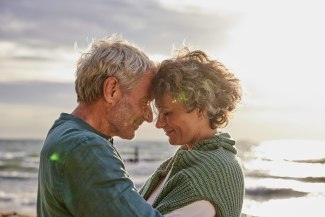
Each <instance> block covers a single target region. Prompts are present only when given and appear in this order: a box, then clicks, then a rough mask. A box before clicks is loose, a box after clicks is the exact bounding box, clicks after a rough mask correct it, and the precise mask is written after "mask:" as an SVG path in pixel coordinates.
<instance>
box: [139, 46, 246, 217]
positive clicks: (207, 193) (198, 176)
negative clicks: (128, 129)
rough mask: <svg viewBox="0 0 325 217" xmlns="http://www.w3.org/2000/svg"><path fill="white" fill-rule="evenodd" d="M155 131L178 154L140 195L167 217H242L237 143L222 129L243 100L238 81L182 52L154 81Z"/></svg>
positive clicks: (195, 55) (196, 54) (167, 62)
mask: <svg viewBox="0 0 325 217" xmlns="http://www.w3.org/2000/svg"><path fill="white" fill-rule="evenodd" d="M153 87H154V97H155V104H156V107H157V109H158V112H159V113H158V119H157V122H156V127H157V128H161V129H163V130H164V131H165V133H166V135H167V136H168V137H169V143H170V144H171V145H180V146H181V147H180V148H179V149H178V151H177V152H176V154H175V155H174V156H173V157H172V158H170V159H168V160H167V161H165V162H164V163H162V164H161V165H160V167H159V168H158V169H157V171H156V172H155V173H154V174H153V175H152V176H151V177H150V178H149V180H148V181H147V182H146V183H145V185H144V186H143V187H142V189H141V190H140V193H141V195H142V196H143V197H144V198H145V199H146V200H147V201H148V203H150V204H152V206H153V207H155V208H157V209H158V210H159V211H160V212H161V213H162V214H164V215H165V216H167V217H174V216H186V217H191V216H200V217H205V216H218V217H238V216H240V213H241V208H242V204H243V197H244V178H243V172H242V168H241V166H240V164H239V162H238V160H237V158H236V153H237V151H236V149H235V147H234V145H235V141H234V140H232V139H231V138H230V136H229V134H227V133H221V132H219V129H220V128H222V127H224V126H226V125H227V124H228V121H229V118H230V114H231V112H232V111H234V109H235V108H236V104H237V103H238V102H239V101H240V99H241V88H240V83H239V80H238V79H237V78H236V77H235V76H234V75H233V74H232V73H230V72H229V71H228V70H227V69H226V68H225V67H224V66H223V65H222V64H221V63H220V62H218V61H216V60H211V59H209V57H208V56H207V55H206V54H205V53H204V52H202V51H199V50H197V51H193V52H190V51H189V49H187V48H183V49H181V50H180V51H179V52H178V54H177V55H176V57H175V58H172V59H168V60H165V61H163V62H162V63H161V65H160V69H159V71H158V73H157V75H156V76H155V78H154V80H153Z"/></svg>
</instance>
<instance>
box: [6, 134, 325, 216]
mask: <svg viewBox="0 0 325 217" xmlns="http://www.w3.org/2000/svg"><path fill="white" fill-rule="evenodd" d="M114 145H115V147H116V148H117V149H118V150H119V152H120V154H121V156H122V157H123V159H124V160H125V165H126V169H127V170H128V172H129V175H130V177H131V179H132V180H133V181H134V183H135V185H136V187H137V188H139V187H140V186H141V185H142V184H143V183H144V182H145V180H146V179H147V178H148V177H149V175H150V174H151V173H153V172H154V171H155V169H156V168H157V166H158V165H159V164H160V163H161V162H162V161H163V160H165V159H166V158H168V157H170V156H172V155H173V154H174V153H175V151H176V148H177V147H174V146H171V145H168V144H167V142H161V141H138V140H134V141H122V140H118V139H117V140H116V141H115V144H114ZM41 147H42V140H0V210H7V211H9V210H15V211H17V212H19V213H24V214H29V215H34V216H36V211H35V207H36V193H37V173H38V163H39V153H40V150H41ZM236 147H237V149H238V157H239V159H240V161H241V163H242V166H243V169H244V172H245V185H246V190H245V200H244V206H243V213H245V214H246V215H245V216H254V217H255V216H258V217H264V216H265V217H268V216H270V217H273V216H274V217H282V216H283V217H290V216H295V217H300V216H301V217H302V216H312V217H318V216H319V217H320V216H325V214H324V213H325V206H324V205H325V141H313V140H272V141H265V142H261V143H254V142H251V141H238V142H237V145H236Z"/></svg>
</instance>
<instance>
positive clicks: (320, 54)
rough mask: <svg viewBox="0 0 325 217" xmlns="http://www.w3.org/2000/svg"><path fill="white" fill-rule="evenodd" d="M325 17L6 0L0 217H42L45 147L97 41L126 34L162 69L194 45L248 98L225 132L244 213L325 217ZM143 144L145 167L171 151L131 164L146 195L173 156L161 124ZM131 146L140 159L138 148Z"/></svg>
mask: <svg viewBox="0 0 325 217" xmlns="http://www.w3.org/2000/svg"><path fill="white" fill-rule="evenodd" d="M323 9H324V8H323V6H322V4H321V1H320V0H319V1H318V0H308V1H307V0H298V1H293V0H272V1H258V0H247V1H236V0H227V1H226V0H220V1H212V0H200V1H196V0H178V1H172V0H139V1H131V0H107V1H102V0H93V1H85V0H78V1H77V0H68V1H62V0H57V1H46V0H33V1H30V0H0V21H1V23H2V25H0V69H1V71H0V75H1V76H0V114H1V116H0V139H1V142H0V180H1V182H0V209H6V208H8V209H10V210H11V209H18V210H23V211H25V212H28V213H31V214H34V211H33V210H34V208H33V207H34V206H35V197H36V196H35V189H36V187H35V183H37V165H38V154H39V150H40V148H41V141H42V140H43V139H44V138H45V136H46V134H47V131H48V129H49V127H50V126H51V125H52V123H53V121H54V120H55V119H56V118H57V117H58V116H59V114H60V113H61V112H67V113H69V112H71V111H72V110H73V109H74V107H75V106H76V96H75V92H74V83H73V82H74V76H75V69H76V62H77V60H78V57H79V56H80V54H81V53H82V51H84V49H86V48H87V46H88V44H89V43H90V42H91V41H92V40H93V39H100V38H102V37H105V36H108V35H111V34H113V33H117V34H119V35H122V36H123V37H124V38H126V39H127V40H128V41H130V42H131V43H133V44H135V45H137V46H139V47H140V48H142V49H143V50H144V51H145V52H146V53H147V54H148V56H149V57H150V58H151V59H153V60H155V61H161V60H163V59H165V58H169V57H170V56H171V54H172V50H173V48H174V47H176V48H177V47H180V46H181V45H182V43H183V42H184V41H185V42H186V43H188V44H190V45H192V47H193V48H197V49H202V50H204V51H206V52H207V53H208V54H209V55H210V57H212V58H215V59H218V60H219V61H221V62H222V63H224V64H225V65H226V67H228V68H229V69H230V70H231V71H232V72H234V74H235V75H236V76H237V77H239V78H240V80H241V81H242V85H243V88H244V97H243V100H242V102H241V104H240V106H239V107H238V109H237V111H236V113H235V114H234V117H233V119H232V121H231V122H230V124H229V125H228V126H227V127H226V128H225V129H224V131H228V132H229V133H230V134H231V135H232V136H233V137H234V138H235V139H236V140H237V141H238V144H237V146H238V150H239V157H241V159H242V160H243V163H244V169H245V171H246V175H247V186H248V187H247V191H246V193H247V200H246V202H245V206H244V211H245V212H246V213H248V214H251V215H258V216H299V215H301V216H304V215H305V214H310V213H314V214H313V215H311V216H317V215H319V216H321V210H322V209H321V205H320V204H321V202H320V201H323V202H324V201H325V187H324V183H325V174H324V173H325V172H324V171H325V170H324V169H325V167H324V165H325V148H324V146H325V143H324V141H325V131H324V128H323V126H322V124H323V123H324V122H325V115H324V114H323V111H325V100H324V95H325V86H324V85H323V79H322V78H323V74H324V73H325V64H324V63H323V62H324V61H323V59H324V57H325V55H324V54H325V41H324V38H325V31H324V26H325V25H324V20H325V14H324V13H323V11H324V10H323ZM135 141H137V142H138V143H137V147H143V150H142V149H140V156H141V153H145V154H144V156H146V154H148V153H149V151H145V150H146V149H147V150H148V148H145V147H146V146H143V144H147V145H148V146H150V144H151V146H152V144H156V145H157V146H154V147H157V148H156V150H160V149H161V150H162V151H164V150H165V151H166V153H165V154H164V155H160V156H159V157H158V156H157V157H156V158H155V159H147V158H146V157H142V158H140V162H143V164H141V163H140V164H137V166H135V165H134V164H130V166H129V167H130V171H131V172H130V173H131V174H132V176H133V177H134V179H135V180H138V182H136V184H137V185H138V186H140V185H141V183H142V182H143V180H145V178H147V176H149V174H150V173H151V172H152V171H153V170H154V169H155V166H148V165H149V164H148V165H147V164H144V162H148V163H149V162H151V164H150V165H156V164H152V162H153V161H154V162H161V160H163V159H164V158H165V157H167V156H169V154H172V153H173V151H174V150H171V149H170V147H169V146H168V144H167V137H166V136H165V135H164V133H163V132H161V131H160V130H157V129H156V128H155V127H154V124H144V125H143V126H142V127H141V128H140V129H139V131H138V133H137V136H136V140H135ZM140 141H141V142H140ZM120 143H121V144H122V143H123V145H121V147H122V146H123V147H124V148H125V147H128V146H130V147H134V144H133V143H134V141H132V142H125V141H120ZM124 143H125V144H124ZM132 145H133V146H132ZM131 150H132V148H131ZM150 151H152V153H153V152H154V151H155V149H153V150H151V149H150ZM125 153H127V154H126V155H125V156H126V158H129V157H130V156H129V155H128V153H130V151H127V150H126V152H125ZM131 153H132V151H131ZM150 153H151V152H150ZM131 157H132V156H131ZM141 159H142V161H141ZM141 168H142V169H143V168H147V169H145V171H146V172H145V173H144V174H142V173H141V172H139V171H141V170H142V169H141ZM28 171H32V172H31V173H30V174H29V173H27V174H25V172H28ZM23 172H24V173H23ZM140 173H141V174H142V176H141V177H142V178H139V177H138V175H139V174H140ZM13 180H14V181H13ZM17 180H18V181H17ZM22 183H24V184H22ZM26 183H28V184H27V185H28V186H29V188H28V189H30V190H28V192H29V193H28V195H27V196H26V194H27V193H26V188H24V187H23V186H25V185H26ZM17 186H20V187H17ZM293 186H296V187H293ZM8 189H11V190H12V189H15V190H12V191H9V190H8ZM19 192H20V193H19ZM22 192H23V193H24V195H25V197H24V196H22ZM300 205H304V207H307V208H305V209H306V210H305V212H306V213H305V212H302V211H301V210H299V209H300V208H302V207H301V206H300ZM281 207H282V209H283V208H286V207H288V212H287V213H285V212H284V211H281V212H280V211H278V208H281ZM292 207H295V209H297V208H296V207H299V209H297V212H296V213H294V212H292V211H290V209H291V208H292ZM315 210H316V211H315Z"/></svg>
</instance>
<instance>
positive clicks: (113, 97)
mask: <svg viewBox="0 0 325 217" xmlns="http://www.w3.org/2000/svg"><path fill="white" fill-rule="evenodd" d="M103 96H104V99H105V101H107V102H108V103H111V104H113V105H114V104H116V103H117V102H118V101H119V100H120V97H121V96H122V92H121V88H120V83H119V81H118V80H117V79H116V78H115V77H107V78H106V80H105V81H104V85H103Z"/></svg>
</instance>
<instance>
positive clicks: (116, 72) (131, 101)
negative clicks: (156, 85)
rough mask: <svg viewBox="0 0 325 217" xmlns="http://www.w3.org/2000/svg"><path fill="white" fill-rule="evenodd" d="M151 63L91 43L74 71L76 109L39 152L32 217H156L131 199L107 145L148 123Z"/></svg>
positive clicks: (126, 50)
mask: <svg viewBox="0 0 325 217" xmlns="http://www.w3.org/2000/svg"><path fill="white" fill-rule="evenodd" d="M155 73H156V67H155V65H154V64H153V62H152V61H150V60H149V59H148V57H147V56H146V55H145V54H144V53H143V52H142V51H141V50H139V49H138V48H136V47H135V46H133V45H131V44H130V43H128V42H127V41H126V40H124V39H121V38H119V37H116V36H114V37H108V38H104V39H102V40H98V41H94V42H93V43H92V45H91V47H90V50H89V51H88V52H86V53H84V54H83V55H82V56H81V57H80V59H79V61H78V65H77V72H76V81H75V90H76V93H77V101H78V106H77V107H76V108H75V110H74V111H73V112H72V113H71V114H67V113H62V114H61V115H60V117H59V118H58V119H57V120H56V121H55V122H54V124H53V126H52V128H51V129H50V130H49V132H48V135H47V138H46V140H45V142H44V146H43V148H42V151H41V157H40V165H39V177H38V195H37V216H38V217H45V216H52V217H54V216H57V217H64V216H79V217H80V216H91V217H97V216H98V217H99V216H100V217H104V216H110V217H131V216H132V217H136V216H139V217H144V216H147V217H151V216H162V215H161V214H160V213H159V212H158V211H157V210H156V209H153V208H152V207H151V206H150V205H149V204H148V203H147V202H146V201H145V200H144V199H143V197H141V196H140V194H139V193H138V192H137V191H136V189H135V186H134V184H133V183H132V181H131V180H130V178H129V176H128V173H127V172H126V170H125V167H124V163H123V161H122V159H121V157H120V155H119V153H118V151H117V150H116V149H115V147H114V146H113V137H114V136H118V137H120V138H123V139H132V138H134V136H135V131H136V130H137V129H138V128H139V126H140V125H141V124H142V123H143V122H144V121H147V122H151V121H152V119H153V117H152V110H151V107H150V103H149V102H150V101H151V100H152V94H151V81H152V78H153V76H154V74H155Z"/></svg>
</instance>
